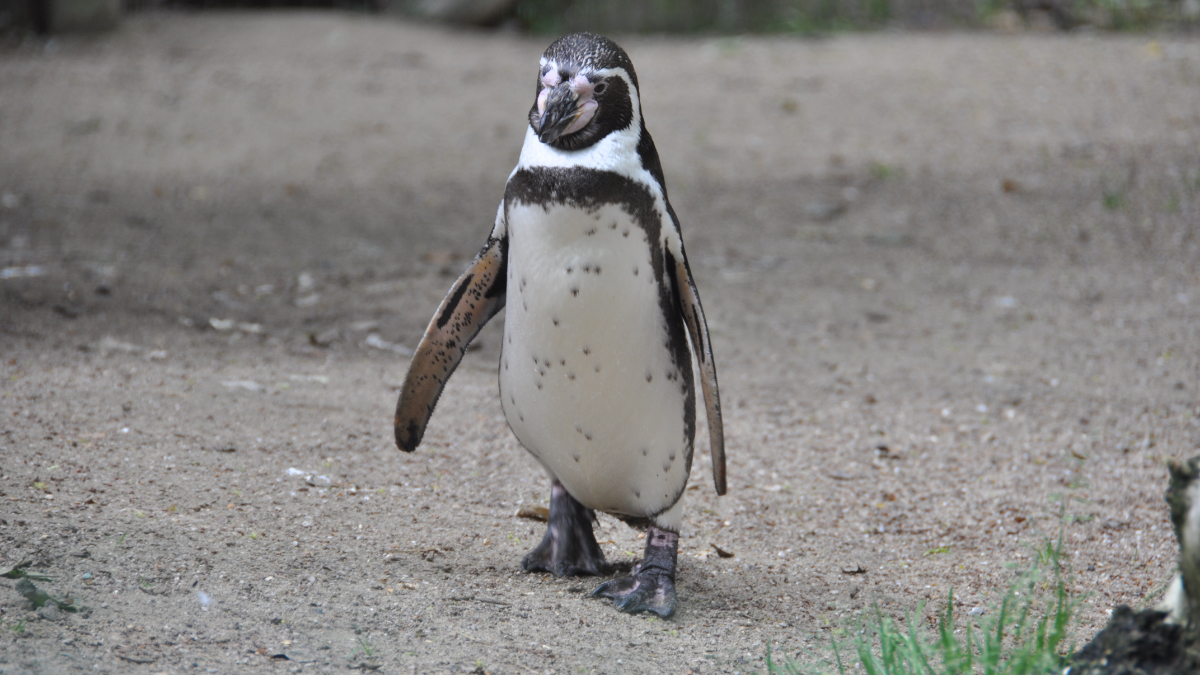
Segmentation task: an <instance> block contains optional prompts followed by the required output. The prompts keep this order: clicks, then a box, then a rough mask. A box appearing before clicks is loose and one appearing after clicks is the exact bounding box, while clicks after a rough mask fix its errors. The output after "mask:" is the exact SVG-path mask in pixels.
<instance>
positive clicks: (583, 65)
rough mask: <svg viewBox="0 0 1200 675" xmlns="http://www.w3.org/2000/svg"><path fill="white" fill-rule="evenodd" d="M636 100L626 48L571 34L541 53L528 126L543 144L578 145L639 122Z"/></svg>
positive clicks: (575, 147) (562, 147)
mask: <svg viewBox="0 0 1200 675" xmlns="http://www.w3.org/2000/svg"><path fill="white" fill-rule="evenodd" d="M639 105H640V104H639V99H638V87H637V74H636V73H634V72H633V63H632V62H631V61H630V60H629V56H628V55H626V54H625V50H623V49H621V48H620V47H619V46H617V43H615V42H613V41H612V40H609V39H608V38H606V37H601V36H599V35H596V34H594V33H573V34H571V35H567V36H565V37H561V38H559V39H558V40H555V41H554V44H552V45H550V46H549V47H547V48H546V53H545V54H543V55H542V59H541V69H540V70H539V71H538V83H537V99H536V100H535V101H534V104H533V108H532V109H530V111H529V125H530V126H531V127H532V128H533V131H534V133H536V134H537V136H538V140H540V141H541V142H542V143H545V144H547V145H550V146H553V147H555V148H558V149H560V150H580V149H582V148H586V147H588V146H590V145H592V144H594V143H596V142H598V141H600V140H601V139H603V138H604V137H605V136H608V135H609V134H610V133H612V132H614V131H620V130H622V129H628V128H629V126H630V125H631V124H633V123H634V120H635V119H638V120H639V121H640V117H641V112H640V107H639Z"/></svg>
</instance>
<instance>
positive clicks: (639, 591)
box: [592, 526, 679, 619]
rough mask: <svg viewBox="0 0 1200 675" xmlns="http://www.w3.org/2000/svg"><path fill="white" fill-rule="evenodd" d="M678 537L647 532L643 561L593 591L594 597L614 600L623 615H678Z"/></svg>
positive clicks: (651, 528) (661, 532)
mask: <svg viewBox="0 0 1200 675" xmlns="http://www.w3.org/2000/svg"><path fill="white" fill-rule="evenodd" d="M678 554H679V535H678V534H675V533H674V532H668V531H667V530H660V529H658V528H657V527H653V526H651V527H650V531H649V532H647V533H646V553H645V556H644V557H643V558H642V562H640V563H638V564H637V566H635V567H634V568H633V571H632V572H631V573H630V575H629V576H627V577H625V578H623V579H613V580H612V581H607V582H605V583H603V584H600V586H599V587H598V588H597V589H596V590H594V591H592V597H593V598H612V600H613V605H614V606H615V607H616V608H617V609H619V610H621V611H622V612H629V613H630V614H636V613H637V612H653V613H654V614H657V615H659V616H661V617H662V618H664V619H665V618H667V617H669V616H671V615H672V614H674V613H675V560H676V558H677V556H678Z"/></svg>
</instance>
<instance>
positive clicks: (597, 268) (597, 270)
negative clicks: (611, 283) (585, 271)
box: [596, 265, 600, 276]
mask: <svg viewBox="0 0 1200 675" xmlns="http://www.w3.org/2000/svg"><path fill="white" fill-rule="evenodd" d="M599 274H600V266H599V265H596V275H597V276H599Z"/></svg>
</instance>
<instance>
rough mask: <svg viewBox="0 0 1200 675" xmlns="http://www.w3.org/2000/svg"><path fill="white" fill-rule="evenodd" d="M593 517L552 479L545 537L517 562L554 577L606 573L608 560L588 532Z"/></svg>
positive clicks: (530, 570) (531, 570) (523, 568)
mask: <svg viewBox="0 0 1200 675" xmlns="http://www.w3.org/2000/svg"><path fill="white" fill-rule="evenodd" d="M595 519H596V512H595V511H592V510H591V509H589V508H587V507H585V506H584V505H583V504H580V503H579V502H578V501H576V499H575V498H574V497H572V496H571V494H570V493H569V492H567V489H566V488H564V487H563V486H562V483H559V482H558V481H557V480H555V481H554V482H553V483H552V484H551V486H550V518H549V523H548V526H547V527H546V536H544V537H542V543H540V544H538V546H537V548H535V549H533V550H532V551H530V552H529V553H528V554H527V555H526V556H525V559H524V560H522V561H521V569H522V570H524V571H526V572H549V573H551V574H553V575H554V576H556V577H571V576H582V575H585V574H591V575H597V574H605V573H607V572H608V562H606V561H605V560H604V552H603V551H601V550H600V545H599V544H597V543H596V535H595V534H594V533H593V532H592V522H593V521H594V520H595Z"/></svg>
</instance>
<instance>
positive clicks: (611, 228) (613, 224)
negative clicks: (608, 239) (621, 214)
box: [608, 220, 617, 230]
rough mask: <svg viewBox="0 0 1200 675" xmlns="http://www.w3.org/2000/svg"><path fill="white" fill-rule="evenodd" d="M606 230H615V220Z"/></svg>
mask: <svg viewBox="0 0 1200 675" xmlns="http://www.w3.org/2000/svg"><path fill="white" fill-rule="evenodd" d="M608 229H610V230H615V229H617V221H615V220H614V221H613V222H612V225H609V226H608Z"/></svg>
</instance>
